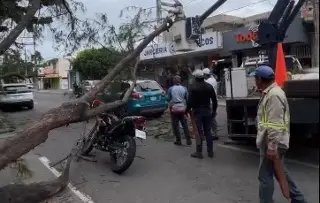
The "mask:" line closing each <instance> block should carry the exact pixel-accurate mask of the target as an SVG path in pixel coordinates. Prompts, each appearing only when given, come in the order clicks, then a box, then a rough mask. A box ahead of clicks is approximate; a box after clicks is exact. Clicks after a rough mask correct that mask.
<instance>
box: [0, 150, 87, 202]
mask: <svg viewBox="0 0 320 203" xmlns="http://www.w3.org/2000/svg"><path fill="white" fill-rule="evenodd" d="M22 158H23V159H24V160H25V161H26V163H27V166H28V168H29V170H31V171H32V177H29V178H28V177H25V178H19V177H17V172H16V171H15V170H14V169H12V168H10V167H7V168H6V169H4V170H2V171H0V187H2V186H4V185H7V184H13V183H21V182H22V183H26V184H29V183H32V182H40V181H47V180H51V179H54V178H56V177H55V176H54V175H53V173H52V172H50V171H49V170H48V169H47V168H46V167H45V166H44V165H43V164H42V163H41V162H40V161H39V156H37V155H35V154H33V153H29V154H27V155H25V156H23V157H22ZM59 202H64V203H80V202H82V201H81V200H80V199H79V198H78V197H77V196H76V195H75V194H74V193H72V192H71V191H70V189H69V188H66V189H65V190H64V191H62V192H61V193H59V194H58V195H57V196H55V197H53V198H51V199H49V200H46V201H44V202H43V203H59Z"/></svg>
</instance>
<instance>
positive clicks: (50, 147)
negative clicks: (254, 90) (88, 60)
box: [6, 93, 319, 203]
mask: <svg viewBox="0 0 320 203" xmlns="http://www.w3.org/2000/svg"><path fill="white" fill-rule="evenodd" d="M66 100H67V98H65V97H63V95H61V94H50V93H35V102H36V104H35V109H34V110H31V111H29V110H22V111H15V112H7V113H6V115H8V116H9V117H10V118H11V119H12V120H13V121H14V122H15V124H17V125H20V126H24V125H25V124H27V123H28V122H31V121H33V120H35V119H37V118H39V116H40V115H41V113H43V112H45V111H47V110H49V109H50V108H54V107H57V106H59V104H61V102H63V101H66ZM225 116H226V115H225V108H224V107H219V112H218V124H219V128H220V131H219V132H220V136H224V137H226V135H227V134H226V118H225ZM168 127H170V126H168ZM83 131H84V124H83V123H80V124H72V125H70V126H69V127H62V128H59V129H56V130H53V131H52V132H50V136H49V139H48V140H47V141H46V142H45V143H43V144H41V145H40V146H38V147H36V148H35V149H34V150H33V152H34V153H35V154H39V155H41V156H45V157H47V158H48V159H49V160H50V161H51V162H55V161H57V160H59V159H61V158H63V157H64V156H65V155H67V154H68V153H69V151H70V147H71V146H72V145H73V144H74V143H75V141H76V140H77V138H78V137H79V136H80V134H81V133H82V132H83ZM224 140H225V139H224V138H223V137H222V139H220V140H219V141H217V142H216V144H215V157H214V159H212V160H210V159H208V158H205V159H203V160H194V159H192V158H190V153H192V152H193V150H194V148H195V147H194V146H193V147H176V146H174V145H173V144H172V143H169V142H164V141H161V140H155V139H154V138H152V137H148V139H147V141H145V142H144V143H140V142H139V141H138V145H139V146H138V149H137V150H138V151H137V157H136V159H135V161H134V163H133V165H132V166H131V168H130V169H129V170H128V171H127V172H126V173H125V174H123V175H121V176H119V175H115V174H113V173H112V172H111V171H110V169H109V166H108V154H106V153H103V152H99V151H95V152H94V154H95V156H96V157H97V160H98V162H96V163H94V162H89V161H84V160H82V161H80V162H78V163H74V164H73V166H72V169H71V182H72V184H73V185H74V186H75V187H76V188H78V189H79V190H80V191H81V192H83V193H85V194H87V195H89V196H90V197H91V198H92V200H93V201H94V202H96V203H105V202H110V203H122V202H127V203H150V202H153V203H180V202H181V203H182V202H184V203H194V202H199V203H209V202H210V203H212V202H214V203H247V202H252V203H256V202H258V180H257V170H258V164H259V156H258V155H257V152H256V149H255V147H254V146H252V145H225V144H224V143H223V141H224ZM288 158H289V159H288V160H287V167H288V169H289V170H290V172H291V175H292V176H293V177H294V179H295V180H296V182H297V184H298V186H299V187H300V189H301V190H302V191H303V193H304V194H305V196H306V197H307V200H308V201H309V202H310V203H317V202H319V149H310V148H306V147H301V146H292V148H291V149H290V153H289V155H288ZM275 199H276V203H281V202H283V203H284V202H285V200H284V199H283V198H282V197H281V195H280V193H279V188H278V187H277V189H276V193H275Z"/></svg>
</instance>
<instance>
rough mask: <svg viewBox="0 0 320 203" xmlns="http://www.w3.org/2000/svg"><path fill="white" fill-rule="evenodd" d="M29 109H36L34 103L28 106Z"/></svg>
mask: <svg viewBox="0 0 320 203" xmlns="http://www.w3.org/2000/svg"><path fill="white" fill-rule="evenodd" d="M27 108H28V109H30V110H31V109H33V108H34V103H33V101H31V102H29V104H28V105H27Z"/></svg>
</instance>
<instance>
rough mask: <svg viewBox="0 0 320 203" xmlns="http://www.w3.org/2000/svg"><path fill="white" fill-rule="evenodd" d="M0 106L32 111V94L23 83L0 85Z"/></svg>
mask: <svg viewBox="0 0 320 203" xmlns="http://www.w3.org/2000/svg"><path fill="white" fill-rule="evenodd" d="M0 106H1V107H2V108H5V107H6V106H24V107H27V108H28V109H33V108H34V103H33V92H32V91H31V90H30V89H29V88H28V86H27V84H24V83H10V84H0Z"/></svg>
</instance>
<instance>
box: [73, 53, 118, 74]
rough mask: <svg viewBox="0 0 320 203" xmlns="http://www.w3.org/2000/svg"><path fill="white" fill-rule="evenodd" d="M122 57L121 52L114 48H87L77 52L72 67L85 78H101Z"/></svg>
mask: <svg viewBox="0 0 320 203" xmlns="http://www.w3.org/2000/svg"><path fill="white" fill-rule="evenodd" d="M120 59H121V54H120V53H119V52H117V51H116V50H114V49H105V48H101V49H94V48H92V49H85V50H83V51H81V52H79V53H78V54H77V57H76V58H75V59H74V60H73V61H72V67H73V70H75V71H78V72H79V73H80V74H81V75H82V77H83V79H87V80H100V79H101V78H102V77H103V76H105V75H107V74H108V71H109V70H110V69H111V68H113V67H114V66H115V65H116V64H117V63H118V62H119V61H120Z"/></svg>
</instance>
